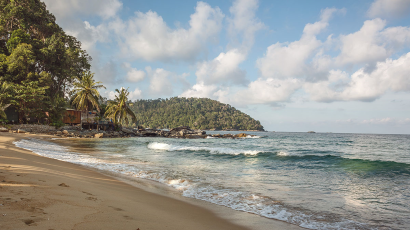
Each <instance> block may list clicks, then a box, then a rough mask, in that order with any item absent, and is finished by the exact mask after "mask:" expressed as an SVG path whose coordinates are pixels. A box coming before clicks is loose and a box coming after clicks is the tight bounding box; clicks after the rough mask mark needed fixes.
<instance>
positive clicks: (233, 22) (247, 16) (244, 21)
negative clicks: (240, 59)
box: [228, 0, 266, 50]
mask: <svg viewBox="0 0 410 230" xmlns="http://www.w3.org/2000/svg"><path fill="white" fill-rule="evenodd" d="M258 7H259V6H258V1H257V0H237V1H235V2H233V4H232V6H231V7H230V8H229V11H230V13H231V17H229V18H228V32H229V34H230V36H231V39H233V40H236V39H237V37H238V36H239V34H242V36H243V41H242V47H241V48H242V49H244V50H248V49H250V47H251V46H252V45H253V43H254V36H255V33H256V32H257V31H258V30H261V29H264V28H266V26H265V25H264V24H263V23H262V22H261V21H260V20H259V19H258V18H256V17H255V13H256V10H257V9H258ZM234 43H235V42H234ZM232 45H234V44H231V46H232Z"/></svg>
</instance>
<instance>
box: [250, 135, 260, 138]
mask: <svg viewBox="0 0 410 230" xmlns="http://www.w3.org/2000/svg"><path fill="white" fill-rule="evenodd" d="M246 138H261V136H256V135H254V136H251V135H247V136H246Z"/></svg>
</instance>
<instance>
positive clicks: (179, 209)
mask: <svg viewBox="0 0 410 230" xmlns="http://www.w3.org/2000/svg"><path fill="white" fill-rule="evenodd" d="M27 137H33V136H32V135H30V136H28V135H25V134H11V133H0V229H3V230H6V229H134V230H136V229H140V230H148V229H178V230H181V229H235V230H239V229H253V228H252V227H249V225H248V227H244V226H240V225H237V224H234V223H231V222H229V221H228V220H225V219H222V218H220V217H218V216H217V215H216V214H214V213H213V212H212V211H210V210H208V209H207V208H203V207H199V206H197V205H193V204H190V203H188V202H184V201H181V200H177V199H173V198H170V197H166V196H162V195H159V194H155V193H151V192H147V191H144V190H142V189H140V188H137V187H134V186H131V185H130V184H127V183H124V182H122V181H120V180H117V179H115V178H112V177H109V176H106V175H103V174H101V173H99V172H96V171H93V170H90V169H87V168H84V167H82V166H78V165H75V164H72V163H67V162H62V161H58V160H54V159H49V158H45V157H41V156H38V155H36V154H34V153H32V152H30V151H27V150H24V149H20V148H17V147H15V145H14V144H13V143H12V142H13V141H16V140H19V139H21V138H27ZM36 138H46V139H47V138H48V139H49V138H50V137H47V136H41V135H36ZM211 206H212V205H211ZM236 212H237V211H236ZM238 213H240V212H238ZM239 215H243V214H239ZM254 218H260V217H256V216H255V217H254ZM261 219H264V218H261ZM269 221H271V220H269ZM276 222H277V223H276ZM275 223H276V224H275V225H273V226H272V225H271V226H269V229H299V228H298V227H297V226H294V225H290V224H287V223H284V222H280V221H275ZM244 225H246V223H245V224H244ZM265 227H266V225H265Z"/></svg>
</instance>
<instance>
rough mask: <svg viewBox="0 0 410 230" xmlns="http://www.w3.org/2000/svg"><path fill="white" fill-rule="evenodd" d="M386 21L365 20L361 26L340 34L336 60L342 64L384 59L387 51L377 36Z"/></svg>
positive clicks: (387, 54) (387, 53)
mask: <svg viewBox="0 0 410 230" xmlns="http://www.w3.org/2000/svg"><path fill="white" fill-rule="evenodd" d="M385 25H386V22H385V21H384V20H381V19H379V18H377V19H373V20H368V21H365V22H364V24H363V26H362V28H361V29H360V30H359V31H357V32H355V33H352V34H348V35H342V36H341V37H340V41H341V43H342V46H341V53H340V55H339V56H338V57H337V58H336V62H338V63H340V64H342V65H344V64H363V63H367V62H374V61H379V60H383V59H385V58H386V57H387V56H389V54H390V53H389V52H388V51H387V50H386V48H385V47H384V46H383V42H384V40H382V38H381V37H380V36H379V35H380V32H381V30H382V29H383V28H384V27H385Z"/></svg>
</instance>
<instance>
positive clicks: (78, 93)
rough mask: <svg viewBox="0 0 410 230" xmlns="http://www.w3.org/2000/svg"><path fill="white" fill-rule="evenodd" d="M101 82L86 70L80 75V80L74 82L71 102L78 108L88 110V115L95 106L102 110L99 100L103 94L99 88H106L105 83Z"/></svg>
mask: <svg viewBox="0 0 410 230" xmlns="http://www.w3.org/2000/svg"><path fill="white" fill-rule="evenodd" d="M100 83H101V82H95V80H94V74H93V73H90V72H84V73H83V74H82V77H79V78H78V81H77V82H74V90H73V91H72V94H73V96H72V98H71V103H72V104H73V105H75V106H76V108H77V109H78V110H83V111H87V116H88V111H90V110H92V109H93V108H95V109H96V110H97V111H100V106H99V104H98V101H99V98H100V97H101V96H100V93H99V92H98V89H100V88H105V87H104V86H103V85H99V84H100ZM87 120H88V118H87Z"/></svg>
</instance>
